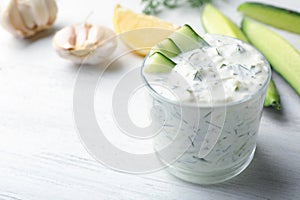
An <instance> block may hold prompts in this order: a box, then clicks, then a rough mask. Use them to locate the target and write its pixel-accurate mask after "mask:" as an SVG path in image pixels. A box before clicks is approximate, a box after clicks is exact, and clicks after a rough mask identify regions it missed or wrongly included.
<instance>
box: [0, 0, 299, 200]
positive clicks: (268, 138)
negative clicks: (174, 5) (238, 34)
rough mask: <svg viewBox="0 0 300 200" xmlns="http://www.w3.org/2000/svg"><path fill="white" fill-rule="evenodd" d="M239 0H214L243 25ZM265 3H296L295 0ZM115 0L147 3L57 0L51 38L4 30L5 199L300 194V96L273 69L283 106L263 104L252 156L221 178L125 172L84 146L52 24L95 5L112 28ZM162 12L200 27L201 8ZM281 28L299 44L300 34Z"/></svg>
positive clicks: (1, 184) (1, 155)
mask: <svg viewBox="0 0 300 200" xmlns="http://www.w3.org/2000/svg"><path fill="white" fill-rule="evenodd" d="M241 2H243V1H241V0H239V1H237V0H219V1H217V3H216V5H218V6H219V8H220V9H221V10H223V11H224V12H225V13H226V14H227V15H228V16H230V17H231V18H232V19H233V20H235V21H236V22H237V23H238V22H239V20H240V19H241V16H240V15H239V14H238V13H237V12H236V7H237V5H239V4H240V3H241ZM264 2H273V3H274V4H276V5H282V6H284V7H287V8H291V9H295V10H298V11H300V2H299V1H294V0H290V1H286V0H276V1H275V0H274V1H271V0H268V1H264ZM116 3H121V4H122V5H124V6H125V7H128V8H131V9H133V10H135V11H141V8H142V7H141V5H140V4H139V1H137V0H130V1H121V0H119V1H118V0H112V1H93V0H77V1H71V0H64V1H63V0H58V5H59V15H58V19H57V21H56V23H55V26H54V29H53V30H52V31H49V32H47V35H46V36H45V37H43V38H40V39H36V40H17V39H15V38H13V37H11V36H10V35H9V34H7V33H6V32H5V31H4V30H3V29H0V52H1V56H0V94H1V97H0V199H13V200H20V199H22V200H23V199H28V200H29V199H30V200H35V199H36V200H41V199H56V200H58V199H90V200H91V199H126V200H129V199H137V200H139V199H143V200H146V199H180V200H182V199H197V200H198V199H222V200H224V199H300V98H299V97H298V96H297V95H296V93H295V92H294V91H293V90H292V89H291V88H290V87H289V86H288V85H287V84H286V82H285V81H284V80H283V79H282V78H281V77H279V76H278V75H277V74H275V73H274V79H275V81H276V83H277V86H278V90H279V92H280V95H281V100H282V107H283V109H282V111H280V112H278V111H274V110H273V109H265V112H264V114H263V118H262V123H261V127H260V131H259V136H258V148H257V152H256V154H255V158H254V160H253V162H252V163H251V164H250V166H249V167H248V168H247V169H246V170H245V171H244V172H243V173H242V174H240V175H239V176H238V177H236V178H234V179H232V180H229V181H227V182H225V183H222V184H217V185H213V186H199V185H194V184H190V183H186V182H183V181H181V180H179V179H177V178H175V177H173V176H171V175H170V174H168V173H167V172H166V171H165V170H161V171H158V172H155V173H150V174H144V175H132V174H126V173H121V172H117V171H114V170H111V169H109V168H107V167H105V166H103V165H102V164H100V163H98V162H97V161H95V160H94V159H93V158H92V156H91V155H90V154H88V153H87V151H86V150H85V148H84V147H83V145H82V143H81V141H80V139H79V136H78V135H77V131H76V125H75V123H74V119H73V89H74V83H75V80H76V75H77V72H78V69H79V68H78V66H74V65H72V64H71V63H69V62H68V61H65V60H62V59H61V58H59V57H58V56H57V55H56V54H55V52H54V51H53V49H52V47H51V39H52V36H53V33H54V31H55V30H58V29H59V28H62V27H63V26H66V25H69V24H71V23H78V22H83V21H84V20H85V18H86V16H88V15H89V13H91V12H92V15H91V17H90V18H89V21H90V22H93V23H99V24H104V25H107V26H109V27H112V15H113V7H114V5H115V4H116ZM187 11H188V12H187ZM178 16H180V17H178ZM160 17H161V18H163V19H166V20H169V21H171V22H174V23H177V24H179V25H181V24H184V23H189V24H191V25H192V26H193V27H195V29H196V30H197V31H198V32H200V33H201V32H202V33H203V30H202V28H201V24H200V12H199V10H198V9H189V8H181V9H177V10H173V11H165V12H164V13H162V14H161V15H160ZM276 31H277V32H278V33H280V34H282V35H283V36H284V37H285V38H286V39H288V40H289V41H290V42H291V43H292V44H293V45H294V46H295V47H296V48H298V49H299V50H300V36H299V35H294V34H290V33H287V32H284V31H278V30H276ZM133 59H135V60H140V61H141V60H142V58H138V57H134V58H133ZM119 64H120V65H121V67H120V68H118V67H117V68H116V69H114V70H112V71H111V72H110V75H108V76H112V77H117V76H119V75H121V73H122V72H124V69H126V65H127V63H119ZM122 69H123V70H122Z"/></svg>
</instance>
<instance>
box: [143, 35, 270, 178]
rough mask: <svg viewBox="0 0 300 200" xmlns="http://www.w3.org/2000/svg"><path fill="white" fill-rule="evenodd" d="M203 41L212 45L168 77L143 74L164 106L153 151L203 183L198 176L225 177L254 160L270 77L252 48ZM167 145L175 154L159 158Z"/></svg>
mask: <svg viewBox="0 0 300 200" xmlns="http://www.w3.org/2000/svg"><path fill="white" fill-rule="evenodd" d="M204 39H205V40H206V41H207V42H208V43H209V44H210V46H209V47H204V48H202V49H195V50H193V51H190V52H187V53H184V54H181V55H179V56H177V57H176V58H174V61H175V62H176V63H177V65H176V66H175V67H174V68H173V69H172V70H171V71H170V72H169V73H167V74H162V73H161V74H160V73H158V74H145V73H144V76H145V79H146V81H147V82H148V83H149V85H150V87H152V89H153V90H154V91H155V92H154V93H158V94H159V95H161V96H159V95H154V96H153V97H154V105H158V106H157V108H161V109H160V110H159V111H157V112H156V117H155V119H154V120H158V121H164V127H163V131H161V133H160V134H159V135H158V136H157V137H156V138H155V143H154V147H155V149H156V150H157V152H158V155H159V156H160V158H161V160H162V161H164V162H166V163H170V162H172V161H173V160H176V161H175V162H173V163H172V165H171V166H172V167H173V168H174V169H176V170H175V171H177V172H178V173H179V174H180V173H181V175H178V174H177V175H178V176H181V177H182V176H186V175H185V174H190V175H187V176H188V177H185V179H186V180H190V181H192V182H199V183H202V182H204V181H198V180H196V179H197V178H196V177H197V176H199V177H200V178H201V177H202V178H203V177H205V178H204V179H207V180H208V182H209V181H213V180H209V176H213V177H214V178H215V179H217V178H216V177H218V176H220V177H223V178H224V177H225V176H226V173H227V174H230V173H233V171H234V170H237V168H239V167H240V168H242V167H243V165H244V163H247V160H251V155H253V154H252V153H253V152H254V150H255V146H256V135H257V131H258V127H259V122H260V118H261V113H262V108H263V101H264V96H265V91H266V84H267V82H268V81H269V79H270V67H269V65H268V63H267V61H266V60H265V59H264V57H263V56H262V55H261V54H260V53H259V52H258V51H257V50H256V49H255V48H253V47H252V46H250V45H248V44H246V43H244V42H241V41H239V40H235V39H232V38H229V37H223V36H217V35H205V36H204ZM152 92H153V91H152ZM162 97H164V98H167V99H169V100H173V103H172V102H169V101H168V100H167V101H166V100H165V99H164V98H162ZM174 101H175V103H174ZM176 101H177V102H178V101H181V102H183V103H184V104H181V103H176ZM234 102H235V103H234ZM190 104H191V105H190ZM220 105H223V106H220ZM175 140H176V141H175ZM178 141H179V142H178ZM168 145H171V146H170V147H172V148H171V151H172V152H171V153H170V154H168V153H165V154H160V150H161V149H164V148H165V147H166V146H168ZM172 145H173V146H172ZM187 146H188V148H187V149H186V147H187ZM169 155H170V156H169ZM176 155H181V156H180V157H179V158H176ZM173 173H175V174H176V172H173ZM210 173H212V174H210ZM183 174H184V175H183ZM207 174H208V175H207Z"/></svg>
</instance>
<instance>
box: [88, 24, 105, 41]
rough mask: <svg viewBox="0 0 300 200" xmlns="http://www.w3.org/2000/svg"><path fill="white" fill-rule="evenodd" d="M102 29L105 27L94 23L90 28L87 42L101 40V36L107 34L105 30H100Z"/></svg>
mask: <svg viewBox="0 0 300 200" xmlns="http://www.w3.org/2000/svg"><path fill="white" fill-rule="evenodd" d="M101 29H102V30H104V28H102V27H100V26H98V25H94V26H92V27H91V28H90V30H89V35H88V38H87V42H88V43H89V44H97V43H98V42H99V41H101V38H102V37H104V34H105V33H104V31H100V30H101Z"/></svg>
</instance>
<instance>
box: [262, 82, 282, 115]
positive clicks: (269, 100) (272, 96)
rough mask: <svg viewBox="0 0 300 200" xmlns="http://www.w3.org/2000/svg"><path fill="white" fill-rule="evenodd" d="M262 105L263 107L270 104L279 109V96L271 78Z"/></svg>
mask: <svg viewBox="0 0 300 200" xmlns="http://www.w3.org/2000/svg"><path fill="white" fill-rule="evenodd" d="M264 106H265V107H269V106H272V107H273V108H275V109H276V110H281V105H280V97H279V94H278V92H277V89H276V86H275V84H274V81H273V80H272V79H271V81H270V83H269V86H268V89H267V93H266V98H265V102H264Z"/></svg>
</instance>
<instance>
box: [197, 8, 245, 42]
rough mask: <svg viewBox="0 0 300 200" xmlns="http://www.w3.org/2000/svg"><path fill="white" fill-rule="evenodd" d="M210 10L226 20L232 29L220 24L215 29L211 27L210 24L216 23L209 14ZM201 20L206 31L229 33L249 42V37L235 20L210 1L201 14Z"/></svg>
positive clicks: (228, 34) (220, 18)
mask: <svg viewBox="0 0 300 200" xmlns="http://www.w3.org/2000/svg"><path fill="white" fill-rule="evenodd" d="M208 12H209V13H210V14H211V12H212V13H213V14H214V15H215V17H218V19H219V20H222V21H223V22H225V24H226V25H227V27H228V28H229V29H230V30H231V31H230V32H227V31H225V30H224V29H222V28H221V27H220V26H218V27H217V28H214V29H213V30H212V29H211V28H208V27H209V26H208V25H209V24H214V22H213V21H214V20H213V19H211V18H210V17H208V16H207V13H208ZM207 20H209V21H207ZM201 22H202V25H203V29H204V31H205V32H206V33H212V34H221V35H227V36H230V37H234V38H238V39H240V40H243V41H245V42H248V43H249V41H248V39H247V37H246V36H245V35H244V33H243V32H242V31H241V30H240V28H239V27H238V26H237V25H236V24H235V23H234V22H233V21H231V19H229V18H228V17H227V16H226V15H225V14H223V13H222V12H221V11H220V10H219V9H218V8H217V7H215V6H213V5H212V4H210V3H206V4H205V6H204V8H203V11H202V15H201Z"/></svg>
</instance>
